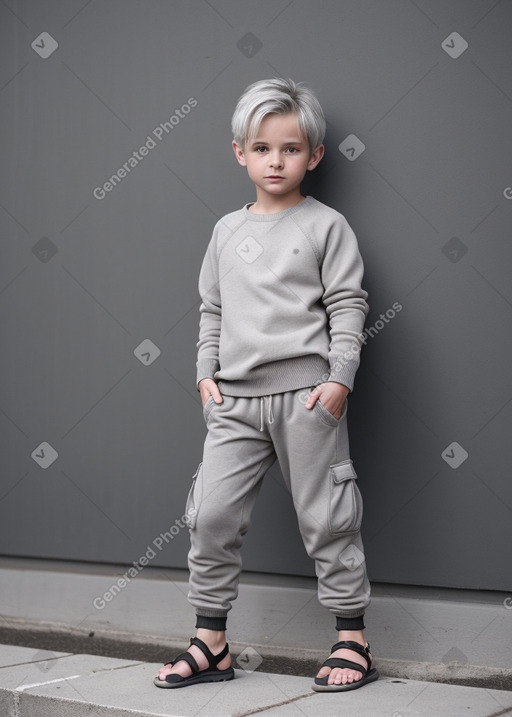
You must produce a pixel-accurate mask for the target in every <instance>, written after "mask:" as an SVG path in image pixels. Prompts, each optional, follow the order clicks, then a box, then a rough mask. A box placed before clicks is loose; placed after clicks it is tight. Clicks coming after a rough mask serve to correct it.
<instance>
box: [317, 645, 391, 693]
mask: <svg viewBox="0 0 512 717" xmlns="http://www.w3.org/2000/svg"><path fill="white" fill-rule="evenodd" d="M342 648H344V649H347V650H352V652H357V654H358V655H361V657H364V659H365V660H366V662H367V663H368V667H367V668H365V667H363V666H362V665H360V664H358V663H357V662H352V661H351V660H345V659H344V658H343V657H329V659H327V660H326V661H325V662H324V664H323V665H322V667H341V668H348V669H350V670H356V671H357V672H360V673H361V674H362V675H363V676H362V677H361V679H360V680H357V682H346V683H345V684H344V685H329V684H327V680H328V679H329V675H325V677H315V681H314V683H313V689H314V690H315V692H347V691H348V690H357V689H359V687H362V686H363V685H366V684H367V683H368V682H374V680H378V679H379V673H378V672H377V670H376V668H375V667H372V660H371V657H370V643H369V642H367V643H366V646H365V647H363V646H362V645H360V644H359V643H358V642H352V641H351V640H343V641H342V642H337V643H336V644H335V645H333V646H332V649H331V654H332V653H333V652H336V650H341V649H342ZM329 674H330V673H329Z"/></svg>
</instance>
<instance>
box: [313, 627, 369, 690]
mask: <svg viewBox="0 0 512 717" xmlns="http://www.w3.org/2000/svg"><path fill="white" fill-rule="evenodd" d="M338 640H339V641H340V642H341V641H342V640H350V641H352V642H357V643H359V644H360V645H361V646H362V647H366V639H365V637H364V633H363V631H362V630H340V631H339V632H338ZM368 656H369V657H370V659H371V655H368ZM329 657H339V658H342V659H344V660H350V661H351V662H356V663H357V664H358V665H361V667H363V668H364V669H365V670H366V668H367V667H368V664H367V662H366V660H365V659H364V657H361V655H359V654H358V653H357V652H354V651H353V650H349V649H347V648H342V649H341V650H335V651H334V652H333V653H332V654H331V655H329ZM326 675H329V679H328V680H327V684H328V685H346V684H350V683H352V682H358V681H359V680H360V679H362V677H363V672H362V671H361V672H359V670H351V669H350V668H346V667H343V668H342V667H322V668H321V669H320V672H319V673H318V675H317V677H325V676H326Z"/></svg>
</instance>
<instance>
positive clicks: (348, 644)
mask: <svg viewBox="0 0 512 717" xmlns="http://www.w3.org/2000/svg"><path fill="white" fill-rule="evenodd" d="M336 650H352V652H357V654H358V655H361V657H364V659H365V660H366V662H367V664H368V669H367V670H366V672H368V670H369V669H370V667H371V666H372V661H371V658H370V655H369V653H370V643H369V642H367V643H366V645H365V647H363V646H362V645H360V644H359V643H358V642H354V641H353V640H341V641H340V642H336V643H335V644H334V645H333V646H332V648H331V653H333V652H336ZM333 659H338V658H333ZM339 659H342V658H339ZM359 667H361V665H359ZM363 670H364V667H363Z"/></svg>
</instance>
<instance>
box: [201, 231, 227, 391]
mask: <svg viewBox="0 0 512 717" xmlns="http://www.w3.org/2000/svg"><path fill="white" fill-rule="evenodd" d="M199 294H200V296H201V305H200V307H199V314H200V320H199V341H198V343H197V364H196V365H197V378H196V386H197V385H198V384H199V381H201V380H202V379H203V378H211V379H213V378H214V376H215V373H216V372H217V371H218V370H219V367H220V365H219V341H220V326H221V319H222V308H221V297H220V286H219V266H218V260H217V231H216V229H214V231H213V236H212V239H211V241H210V244H209V245H208V249H207V250H206V255H205V257H204V260H203V264H202V266H201V271H200V274H199Z"/></svg>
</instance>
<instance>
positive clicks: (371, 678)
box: [312, 667, 379, 692]
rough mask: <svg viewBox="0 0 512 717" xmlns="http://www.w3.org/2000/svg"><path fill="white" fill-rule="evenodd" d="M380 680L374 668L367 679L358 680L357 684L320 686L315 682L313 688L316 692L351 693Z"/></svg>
mask: <svg viewBox="0 0 512 717" xmlns="http://www.w3.org/2000/svg"><path fill="white" fill-rule="evenodd" d="M321 679H322V678H321ZM323 679H325V678H323ZM378 679H379V673H378V671H377V670H376V668H375V667H372V669H371V670H370V671H369V672H368V674H367V675H366V677H363V678H361V679H360V680H357V682H347V683H346V684H344V685H319V684H317V683H316V682H313V685H312V687H313V690H314V691H315V692H349V691H350V690H358V689H359V688H360V687H364V686H365V685H366V684H368V682H375V680H378Z"/></svg>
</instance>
